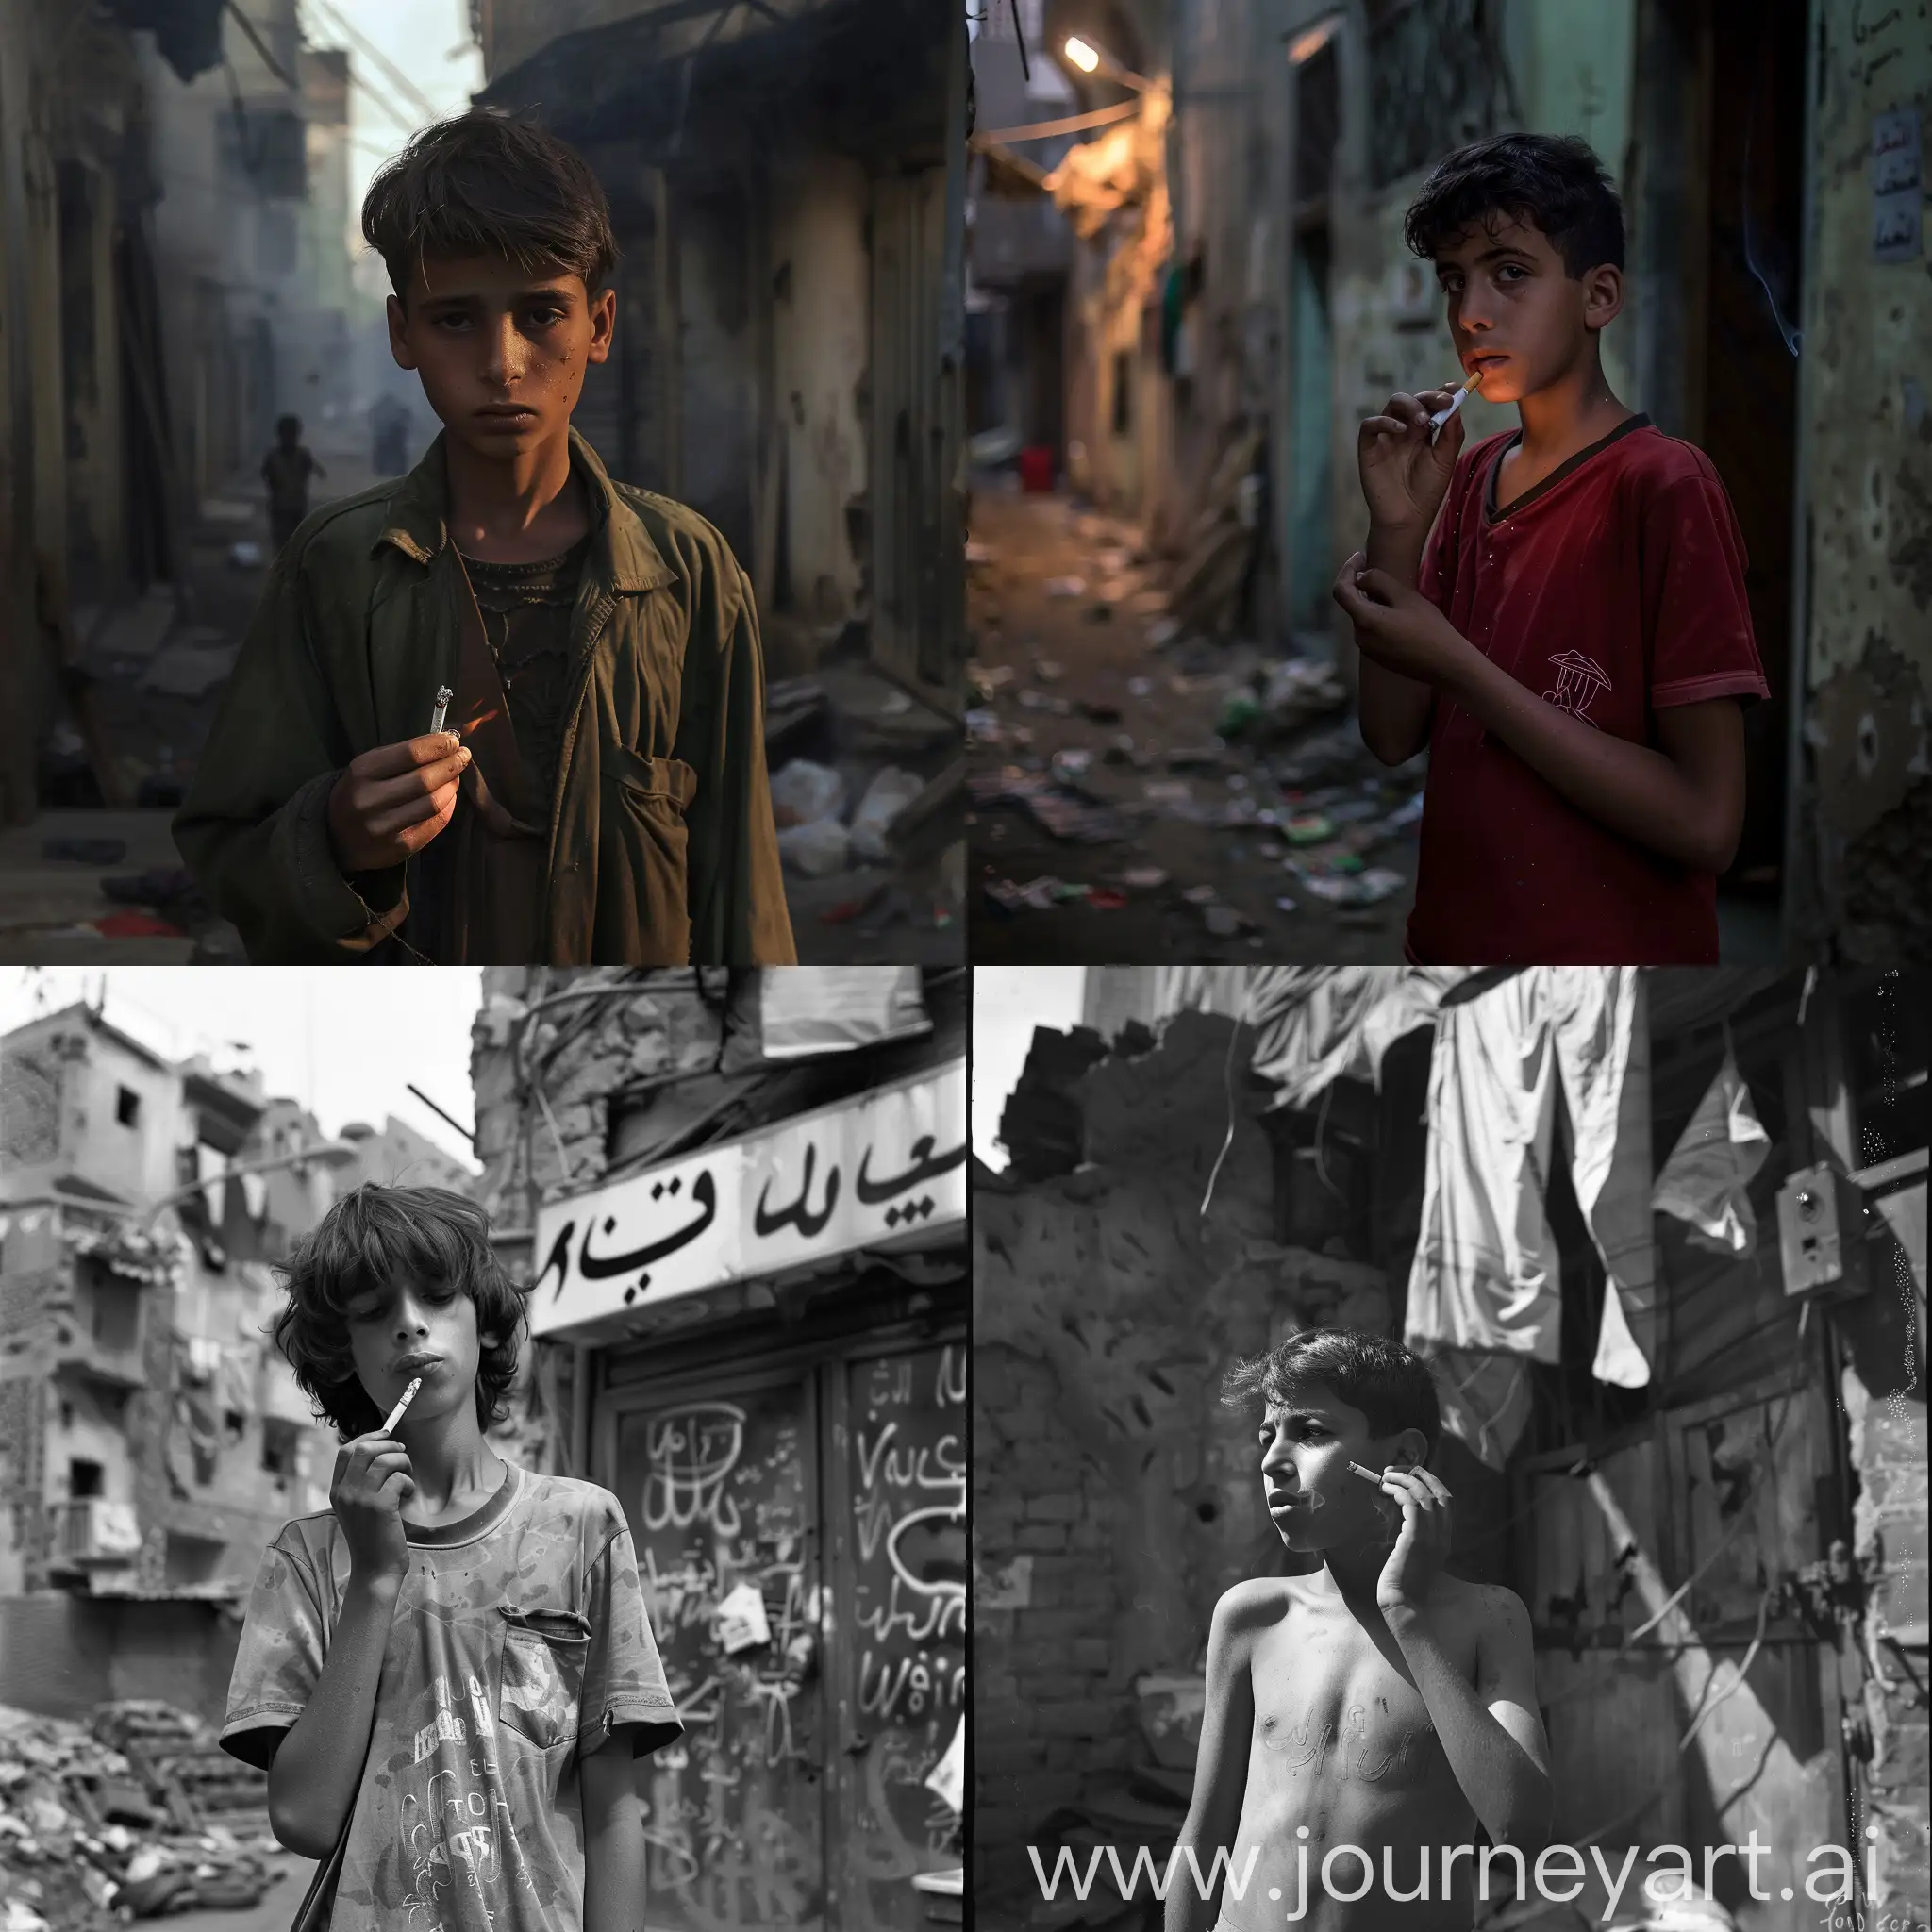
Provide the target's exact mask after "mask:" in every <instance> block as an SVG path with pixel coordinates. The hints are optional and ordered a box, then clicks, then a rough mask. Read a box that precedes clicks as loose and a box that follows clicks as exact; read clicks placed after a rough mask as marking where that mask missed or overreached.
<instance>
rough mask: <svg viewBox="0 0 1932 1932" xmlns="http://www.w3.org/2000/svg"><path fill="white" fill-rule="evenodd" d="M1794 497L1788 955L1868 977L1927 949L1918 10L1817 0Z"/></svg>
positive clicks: (1930, 261) (1930, 853)
mask: <svg viewBox="0 0 1932 1932" xmlns="http://www.w3.org/2000/svg"><path fill="white" fill-rule="evenodd" d="M1813 14H1814V20H1815V23H1816V39H1815V43H1814V48H1813V58H1814V60H1815V62H1816V73H1815V78H1814V90H1813V96H1812V104H1811V115H1812V123H1813V131H1812V152H1811V157H1810V172H1811V182H1812V208H1811V213H1810V221H1809V227H1808V233H1807V238H1806V256H1807V261H1806V290H1807V292H1806V303H1805V322H1804V329H1805V335H1804V355H1803V358H1802V365H1801V366H1802V385H1803V386H1802V391H1801V408H1802V411H1803V425H1802V429H1801V446H1800V459H1801V464H1802V470H1801V478H1800V489H1801V492H1802V497H1803V501H1804V503H1805V506H1806V538H1805V543H1806V551H1807V555H1806V558H1805V559H1804V561H1805V564H1806V567H1807V570H1808V573H1809V590H1808V596H1807V612H1806V628H1807V650H1806V675H1805V687H1804V690H1805V696H1804V706H1805V709H1804V724H1803V735H1804V742H1805V749H1806V754H1807V756H1806V758H1805V761H1804V762H1805V768H1806V778H1805V783H1804V787H1803V790H1802V792H1801V794H1800V796H1799V798H1798V799H1797V800H1795V801H1794V808H1793V812H1792V820H1791V824H1792V847H1793V849H1792V852H1791V858H1790V864H1791V871H1792V873H1793V875H1794V884H1795V887H1796V890H1797V891H1798V892H1799V893H1800V894H1801V895H1802V896H1801V900H1800V904H1799V906H1798V908H1796V909H1797V911H1798V913H1799V918H1800V931H1799V937H1800V938H1801V939H1802V940H1803V941H1805V942H1806V944H1807V949H1810V950H1817V949H1819V948H1821V947H1823V946H1826V945H1830V944H1832V943H1834V941H1835V944H1836V947H1837V949H1838V950H1839V951H1840V952H1841V953H1842V954H1843V955H1844V956H1845V957H1847V958H1852V959H1856V960H1861V961H1869V962H1871V963H1874V964H1890V963H1896V962H1901V961H1906V960H1909V959H1913V958H1923V957H1924V953H1925V951H1926V949H1927V947H1928V945H1932V764H1928V762H1927V745H1926V724H1925V714H1926V702H1927V697H1928V694H1932V248H1928V246H1927V244H1926V239H1925V237H1926V234H1927V232H1928V231H1932V207H1928V206H1926V205H1925V204H1926V201H1927V196H1928V188H1927V182H1928V178H1932V177H1928V175H1927V169H1926V161H1927V159H1928V158H1932V157H1928V155H1927V149H1928V148H1932V33H1928V31H1927V28H1926V24H1925V19H1926V16H1925V8H1924V6H1923V5H1917V4H1907V5H1902V6H1895V7H1888V8H1882V9H1880V8H1871V7H1862V8H1861V7H1860V6H1859V5H1858V4H1857V0H1818V4H1817V5H1816V6H1815V7H1814V8H1813ZM1899 108H1915V109H1916V112H1917V115H1918V120H1919V140H1920V152H1921V160H1920V199H1921V204H1922V205H1921V222H1920V240H1919V247H1918V253H1917V255H1916V257H1915V258H1912V259H1909V260H1902V261H1889V262H1881V261H1877V260H1875V259H1874V240H1873V230H1874V192H1873V135H1874V128H1873V123H1874V117H1875V116H1877V115H1879V114H1881V113H1886V112H1889V111H1891V110H1895V109H1899Z"/></svg>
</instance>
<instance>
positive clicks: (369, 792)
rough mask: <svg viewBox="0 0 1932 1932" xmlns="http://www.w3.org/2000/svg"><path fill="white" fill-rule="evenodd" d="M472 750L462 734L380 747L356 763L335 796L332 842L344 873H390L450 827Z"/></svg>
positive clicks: (443, 734)
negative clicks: (460, 736) (459, 782)
mask: <svg viewBox="0 0 1932 1932" xmlns="http://www.w3.org/2000/svg"><path fill="white" fill-rule="evenodd" d="M469 762H470V748H469V746H468V745H466V744H464V743H463V742H462V741H460V740H459V739H458V737H457V735H456V733H455V732H454V731H436V732H429V733H426V734H425V736H423V737H421V738H411V739H409V740H408V741H405V742H404V743H401V744H378V745H377V746H376V747H375V749H374V750H373V751H365V752H364V753H362V755H361V756H360V757H359V758H355V759H353V760H351V762H350V764H349V768H348V769H347V770H346V771H345V772H344V773H343V774H342V775H341V777H340V778H338V779H337V780H336V784H335V790H334V791H331V792H330V793H329V795H328V837H329V843H330V844H331V845H332V846H333V847H334V848H335V855H336V862H337V864H339V865H340V866H341V869H342V871H343V873H344V874H348V873H355V872H382V871H385V870H387V869H388V868H389V867H391V866H393V865H401V864H402V863H403V862H404V861H405V860H406V859H408V858H410V857H411V856H412V855H413V854H415V853H418V852H420V851H422V849H423V848H424V846H425V845H426V844H428V843H429V841H430V840H432V839H433V838H435V837H436V835H437V834H438V833H439V832H441V830H442V828H443V827H444V826H445V825H446V824H449V820H450V814H451V813H452V812H453V811H455V810H456V808H457V786H458V779H460V778H461V777H462V775H463V771H464V768H465V767H466V766H467V765H468V764H469Z"/></svg>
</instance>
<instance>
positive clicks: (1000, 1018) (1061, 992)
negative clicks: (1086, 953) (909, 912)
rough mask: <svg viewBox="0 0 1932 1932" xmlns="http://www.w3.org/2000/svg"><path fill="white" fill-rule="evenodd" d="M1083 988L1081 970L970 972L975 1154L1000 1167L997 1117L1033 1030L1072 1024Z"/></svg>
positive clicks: (1013, 1084) (1003, 1160)
mask: <svg viewBox="0 0 1932 1932" xmlns="http://www.w3.org/2000/svg"><path fill="white" fill-rule="evenodd" d="M1086 990H1087V969H1086V968H1085V967H1084V966H975V967H974V969H973V1151H974V1153H975V1154H976V1155H978V1157H979V1158H980V1159H982V1160H983V1161H985V1162H986V1164H987V1166H989V1167H991V1168H995V1169H999V1168H1004V1167H1005V1166H1006V1164H1007V1153H1006V1149H1005V1148H1004V1147H1002V1146H1001V1145H1000V1141H999V1132H1000V1115H1001V1113H1002V1112H1004V1111H1005V1109H1006V1105H1007V1101H1008V1096H1009V1095H1010V1094H1011V1093H1012V1091H1013V1089H1014V1088H1015V1087H1017V1086H1018V1085H1019V1084H1020V1074H1021V1072H1022V1070H1023V1069H1024V1067H1025V1064H1026V1050H1027V1048H1028V1047H1029V1046H1031V1045H1032V1043H1033V1029H1034V1028H1035V1027H1036V1026H1055V1027H1066V1026H1074V1025H1077V1024H1079V1020H1080V1003H1081V1000H1082V999H1083V997H1084V996H1085V993H1086Z"/></svg>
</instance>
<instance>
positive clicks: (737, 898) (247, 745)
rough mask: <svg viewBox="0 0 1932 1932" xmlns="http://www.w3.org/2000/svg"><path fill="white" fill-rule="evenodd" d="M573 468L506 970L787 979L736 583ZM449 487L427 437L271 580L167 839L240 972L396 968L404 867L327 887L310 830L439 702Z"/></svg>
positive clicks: (693, 521) (575, 456) (711, 557)
mask: <svg viewBox="0 0 1932 1932" xmlns="http://www.w3.org/2000/svg"><path fill="white" fill-rule="evenodd" d="M571 458H572V461H573V462H574V463H575V465H576V467H577V469H578V471H579V473H580V474H581V475H582V476H583V479H584V482H585V484H586V486H587V489H588V491H589V495H590V499H591V510H592V517H593V521H594V525H595V529H594V534H593V538H592V541H591V550H590V553H589V556H588V558H587V560H586V562H585V566H584V575H583V583H582V586H581V588H580V589H579V591H578V594H577V602H576V608H575V612H574V613H573V616H572V620H571V625H572V630H571V634H572V639H573V643H574V649H575V685H574V687H573V695H572V696H571V698H570V700H569V701H568V716H567V721H566V723H565V725H564V733H563V748H562V754H561V757H560V759H559V761H558V777H557V791H556V794H555V796H554V797H553V799H552V801H551V807H550V831H549V858H548V865H547V872H546V885H545V892H544V902H545V903H544V918H543V924H544V931H543V934H542V937H541V950H540V951H539V953H538V956H537V959H536V960H535V961H534V962H523V963H538V964H550V965H588V964H612V965H683V964H686V963H691V964H697V965H789V964H791V962H792V961H793V960H794V959H795V958H796V957H797V955H796V953H795V952H794V950H793V947H792V942H791V921H790V919H789V917H788V915H787V913H786V909H785V889H784V884H783V882H782V880H781V878H780V875H779V870H778V844H777V832H776V829H775V827H774V824H773V821H772V800H771V791H770V787H769V785H768V782H767V778H766V773H765V752H764V667H763V661H762V657H761V654H760V651H759V646H758V612H757V610H756V608H755V607H754V605H753V602H752V594H751V586H750V584H749V583H748V582H747V581H746V579H745V576H744V574H743V573H742V572H741V570H740V569H739V567H738V564H737V561H736V559H735V558H733V557H732V554H731V550H730V546H729V545H728V544H726V542H725V541H724V539H723V538H722V537H721V536H720V535H719V534H718V532H717V531H716V530H714V529H713V528H712V527H711V525H709V524H708V523H707V522H706V521H705V520H704V518H702V517H701V516H699V515H698V514H697V513H696V512H695V511H693V510H690V509H687V508H685V507H684V506H683V505H682V504H677V503H673V502H671V501H670V500H669V499H668V498H666V497H662V496H654V495H652V494H651V493H650V492H649V491H643V490H636V489H633V488H632V487H631V486H630V485H629V484H627V483H613V482H612V481H611V480H610V478H609V477H608V475H606V473H605V470H604V466H603V464H602V463H601V462H599V461H598V459H597V456H596V453H595V452H594V451H593V450H592V449H591V446H590V444H589V443H587V442H586V441H584V440H583V439H582V438H581V437H580V436H579V435H578V434H577V433H576V431H575V430H572V431H571ZM445 476H446V473H445V470H444V466H443V450H442V439H441V437H439V438H438V439H437V440H436V441H435V442H434V443H433V444H432V445H431V446H430V449H429V452H428V454H427V455H426V456H425V458H423V460H422V462H420V463H419V464H418V465H417V466H416V468H415V469H414V470H412V471H411V472H410V473H409V474H408V475H407V476H401V477H395V478H392V479H391V480H390V481H388V482H384V483H380V484H378V485H376V487H375V489H373V490H366V491H363V492H362V494H361V495H359V496H352V497H348V498H346V499H344V500H343V501H342V502H340V503H332V504H330V505H328V506H327V507H326V508H323V509H320V510H318V511H316V512H315V514H314V515H312V516H311V517H309V518H308V520H307V522H305V523H304V524H303V525H301V527H300V528H299V529H298V530H297V531H296V532H295V534H294V535H293V536H292V537H291V539H290V540H289V541H288V543H287V544H286V545H285V546H284V547H283V550H282V553H281V555H280V556H279V557H278V558H276V559H275V567H274V568H273V569H272V570H271V571H270V573H269V576H268V582H267V584H266V585H265V587H264V588H263V591H262V598H261V604H260V607H259V608H258V610H257V612H256V615H255V621H254V623H253V624H252V625H250V627H249V631H248V637H247V641H246V642H245V643H244V644H243V645H242V655H241V658H240V659H239V661H238V662H237V664H236V666H235V670H234V673H233V675H231V677H230V678H229V681H228V687H227V690H226V691H225V693H224V695H223V698H222V703H221V708H220V710H219V711H218V713H217V714H216V717H215V722H214V727H213V729H212V731H211V732H210V734H209V737H208V745H207V748H206V749H205V750H204V751H203V753H202V756H201V759H200V762H199V764H198V765H197V767H196V770H195V775H194V782H193V783H192V785H191V786H190V788H189V791H188V796H187V799H186V802H185V803H184V804H183V805H182V807H181V809H180V811H179V812H178V813H177V814H176V816H175V843H176V844H177V845H178V846H179V848H180V851H181V857H182V859H183V861H184V862H185V863H186V864H187V865H188V867H189V869H190V870H191V871H192V873H193V874H194V875H195V877H196V879H197V880H199V881H200V883H201V886H202V888H203V890H204V891H206V892H207V893H208V897H209V899H210V900H211V901H212V902H213V903H214V905H215V907H216V908H218V909H219V910H220V912H221V913H222V914H223V916H224V917H225V918H226V919H228V920H229V921H231V922H232V923H233V924H234V925H235V926H236V927H237V929H238V930H239V931H240V932H241V935H242V941H243V943H244V944H245V945H246V947H247V949H248V957H249V958H250V959H251V960H255V961H257V962H266V963H274V964H293V963H304V962H341V961H355V960H358V959H371V958H375V959H380V960H385V961H388V960H393V959H395V958H407V957H408V953H407V952H406V951H405V949H404V948H403V947H402V946H401V945H399V944H398V943H396V942H395V941H393V940H392V939H391V935H392V934H395V933H396V932H397V929H398V928H399V927H400V928H402V932H401V938H402V940H403V941H407V940H408V928H407V926H406V925H405V924H404V922H405V920H406V919H407V917H408V909H409V886H410V883H411V880H412V878H413V876H414V874H415V870H416V864H415V861H413V860H412V861H411V862H410V864H409V865H408V866H407V867H405V866H396V867H393V868H391V869H390V870H388V871H385V872H378V873H369V874H358V875H356V876H355V877H353V878H345V877H344V876H343V875H342V874H341V871H340V870H339V868H338V867H337V865H336V861H335V858H334V856H333V853H332V850H331V848H330V844H329V839H328V828H327V823H326V817H325V813H326V808H327V804H328V794H329V791H330V790H331V788H332V787H333V786H334V784H335V782H336V779H337V777H338V776H339V775H340V774H341V772H342V770H343V768H344V767H345V766H346V765H347V764H348V763H349V761H350V759H351V758H355V757H356V756H357V755H358V753H361V752H364V751H368V750H370V749H371V748H372V747H374V746H375V745H379V744H392V743H395V742H398V741H402V740H405V739H410V738H417V737H420V736H422V734H423V733H425V731H427V730H428V729H429V721H430V717H431V714H432V712H433V711H434V709H435V699H436V691H437V687H438V686H439V685H443V684H451V685H453V684H455V683H456V681H457V679H456V675H455V673H456V661H457V646H458V608H459V605H458V596H459V592H460V583H461V579H460V577H459V575H458V571H459V569H460V563H459V559H458V557H457V554H456V550H455V547H454V546H453V545H452V544H451V542H450V541H449V538H448V533H447V531H446V529H445V526H444V523H443V505H444V501H445V494H446V481H445ZM680 767H682V768H683V769H680ZM693 778H694V779H695V784H694V785H693V783H692V780H693ZM680 799H689V804H688V805H686V804H680V802H679V801H680ZM467 808H468V806H467V802H465V803H463V804H459V805H458V810H459V811H461V810H465V809H467ZM444 836H446V834H445V835H444ZM500 963H519V962H509V961H507V962H500Z"/></svg>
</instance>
